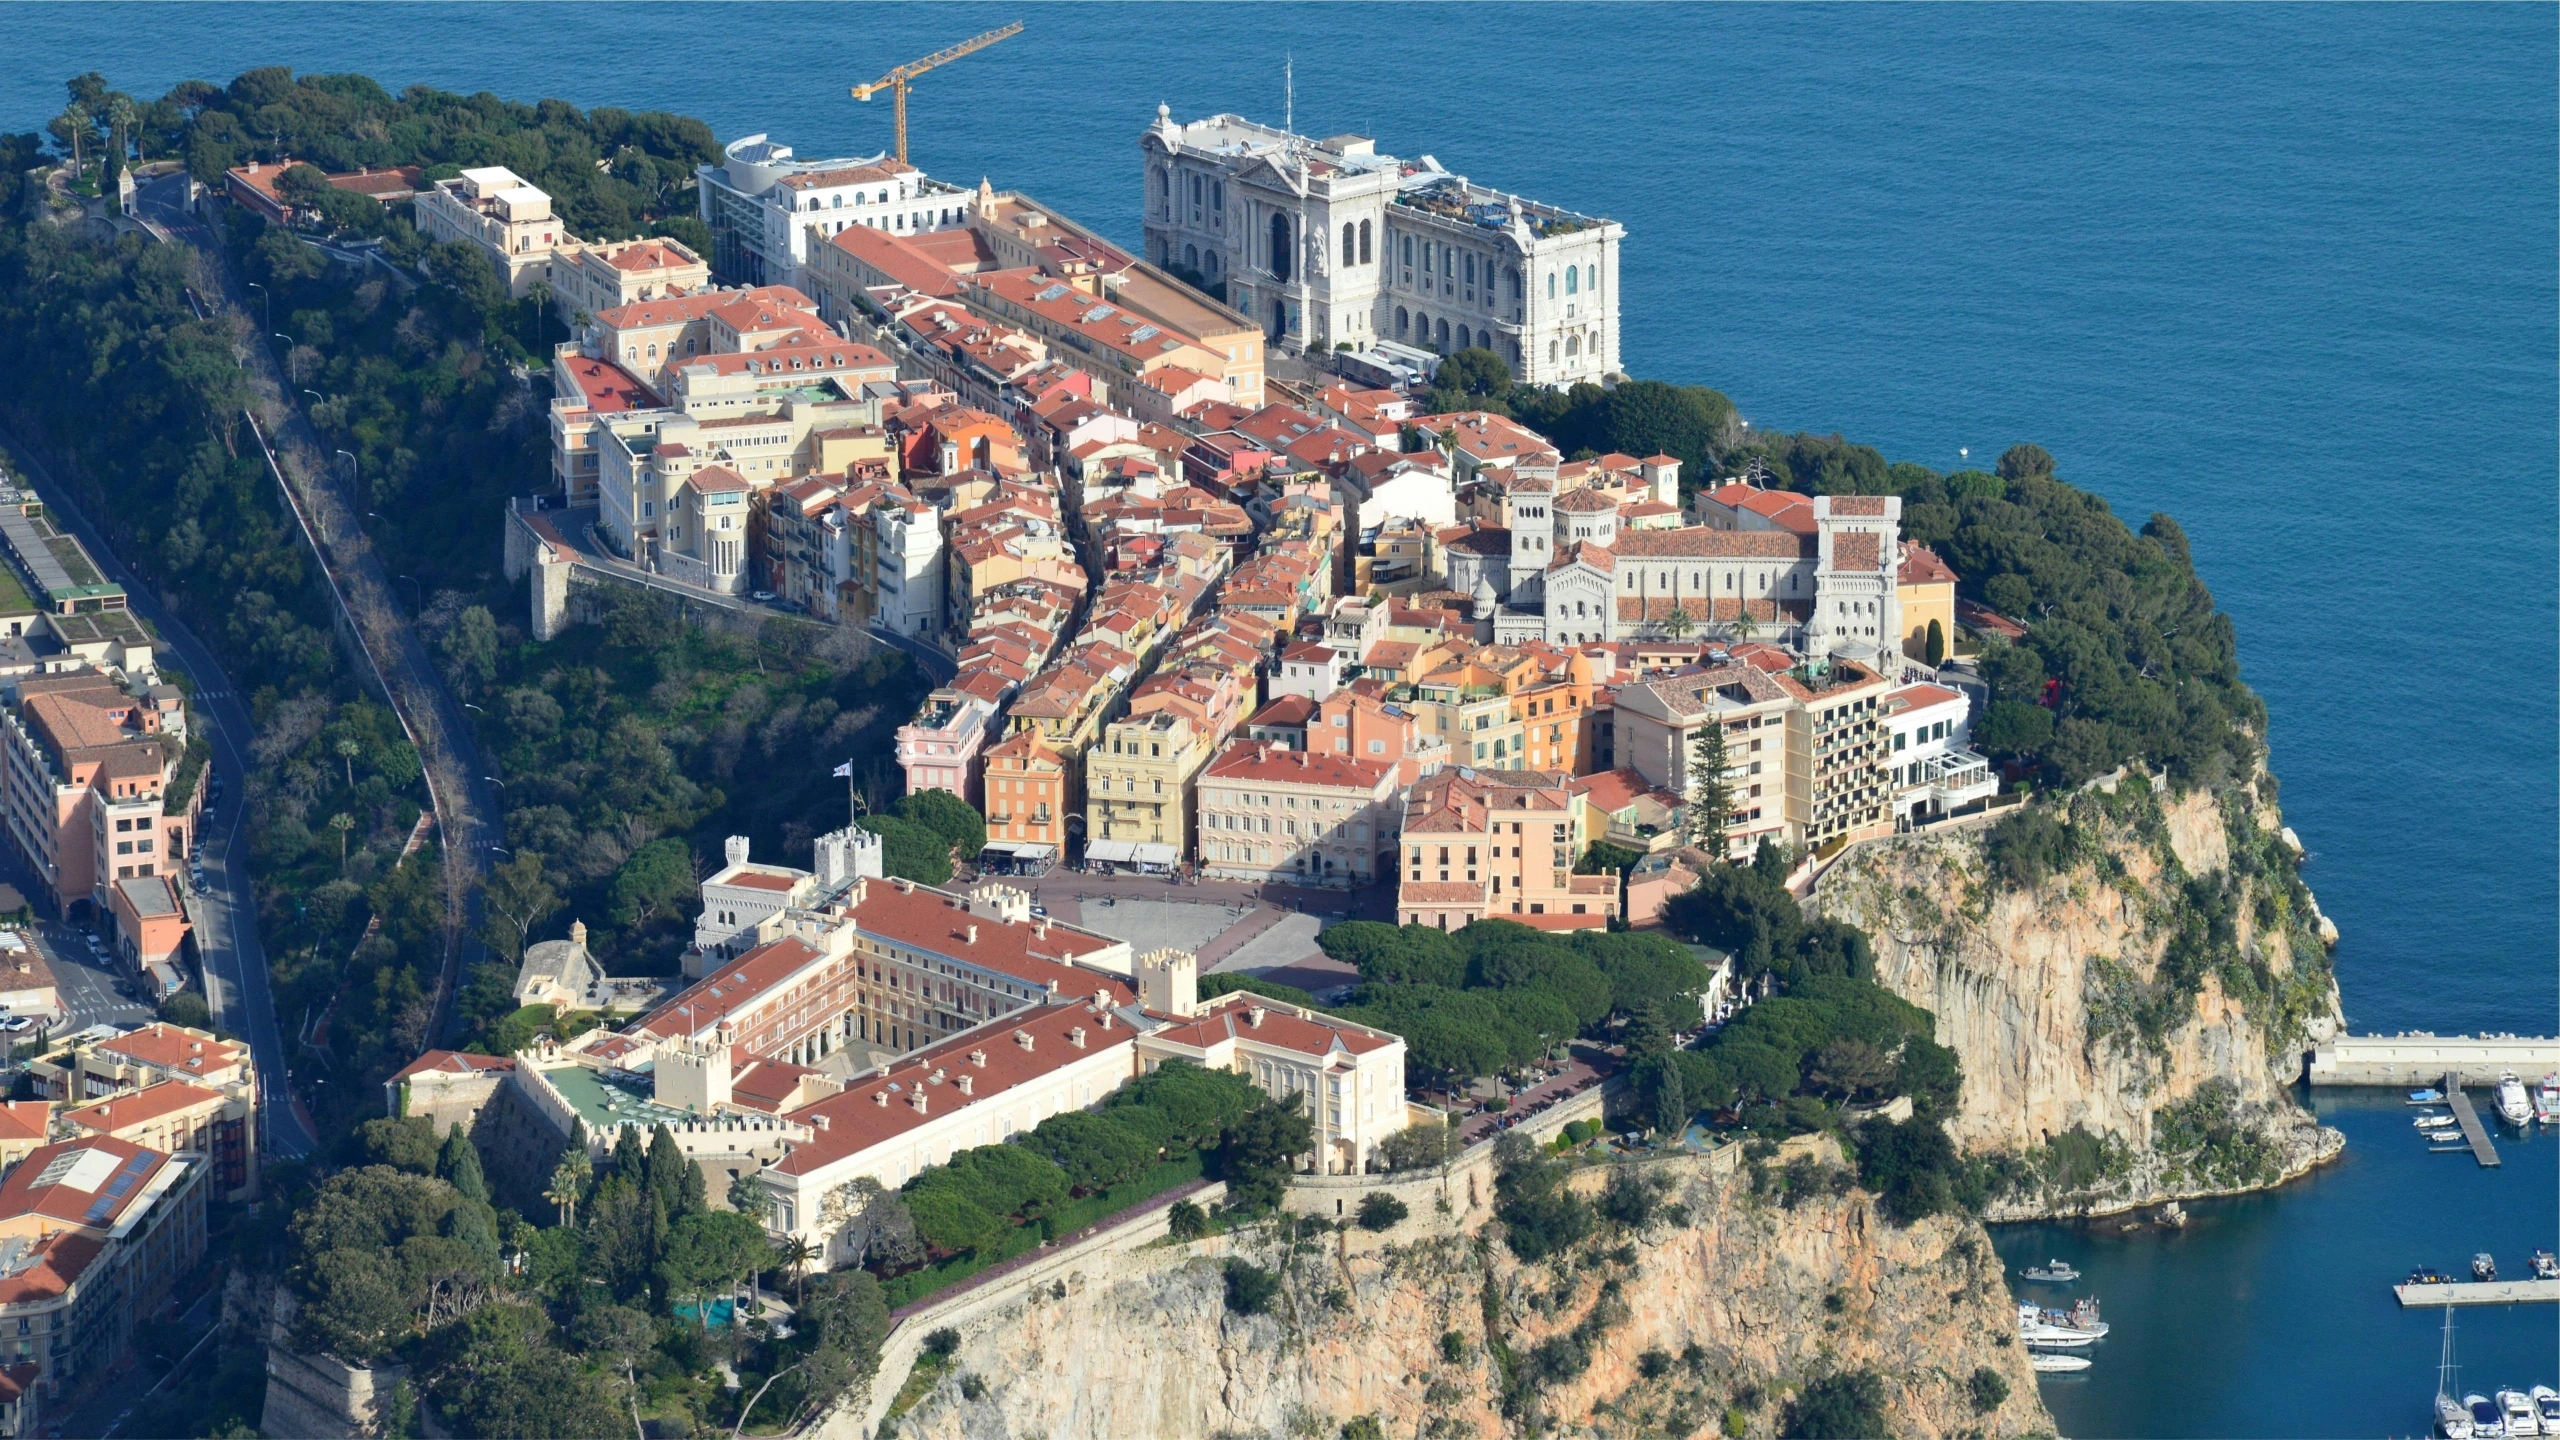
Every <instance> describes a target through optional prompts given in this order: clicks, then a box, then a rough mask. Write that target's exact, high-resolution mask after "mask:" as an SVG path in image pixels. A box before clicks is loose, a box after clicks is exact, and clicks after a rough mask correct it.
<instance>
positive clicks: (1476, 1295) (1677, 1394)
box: [826, 1150, 2052, 1440]
mask: <svg viewBox="0 0 2560 1440" xmlns="http://www.w3.org/2000/svg"><path fill="white" fill-rule="evenodd" d="M1830 1154H1831V1155H1832V1156H1833V1157H1834V1158H1833V1160H1832V1161H1831V1162H1830V1168H1829V1173H1831V1174H1832V1175H1833V1176H1834V1177H1835V1178H1836V1179H1838V1180H1842V1181H1845V1172H1844V1171H1840V1170H1839V1169H1838V1168H1837V1165H1836V1154H1837V1152H1836V1150H1835V1151H1831V1152H1830ZM1647 1169H1648V1171H1649V1172H1650V1173H1652V1174H1654V1175H1657V1176H1659V1177H1661V1179H1662V1181H1663V1182H1664V1186H1663V1192H1662V1206H1661V1207H1660V1208H1659V1209H1657V1211H1656V1214H1655V1217H1654V1218H1653V1220H1652V1221H1651V1222H1650V1223H1648V1224H1646V1225H1644V1226H1642V1227H1640V1228H1639V1229H1636V1230H1634V1231H1632V1232H1621V1233H1618V1234H1613V1235H1607V1236H1603V1237H1601V1238H1600V1239H1598V1240H1596V1241H1593V1242H1589V1243H1586V1244H1585V1245H1583V1246H1580V1247H1577V1248H1576V1249H1575V1250H1573V1251H1572V1252H1570V1253H1568V1254H1566V1255H1564V1256H1562V1257H1558V1258H1553V1259H1549V1260H1546V1261H1542V1262H1540V1263H1536V1264H1528V1263H1523V1262H1522V1261H1520V1260H1518V1259H1517V1258H1516V1257H1514V1256H1513V1254H1512V1253H1511V1251H1510V1249H1509V1247H1508V1246H1507V1245H1506V1244H1504V1243H1502V1241H1501V1240H1500V1239H1499V1238H1498V1237H1499V1232H1500V1226H1499V1224H1498V1223H1493V1224H1485V1225H1482V1226H1480V1227H1479V1228H1477V1229H1475V1230H1473V1231H1472V1232H1468V1231H1463V1230H1456V1231H1453V1230H1451V1229H1449V1228H1447V1227H1446V1226H1445V1222H1444V1221H1443V1220H1442V1218H1441V1217H1437V1216H1434V1217H1431V1218H1429V1219H1426V1218H1425V1217H1423V1216H1421V1215H1416V1216H1414V1217H1411V1218H1410V1219H1409V1221H1408V1224H1407V1225H1406V1226H1400V1227H1397V1228H1396V1229H1395V1230H1392V1231H1390V1232H1388V1233H1387V1234H1384V1235H1372V1234H1370V1233H1369V1232H1366V1231H1363V1230H1360V1229H1357V1228H1344V1229H1328V1230H1326V1231H1322V1232H1319V1233H1317V1234H1315V1235H1312V1236H1309V1235H1304V1234H1300V1235H1298V1236H1297V1237H1295V1238H1292V1237H1290V1236H1288V1235H1285V1234H1284V1233H1282V1231H1281V1229H1280V1227H1277V1226H1272V1225H1263V1226H1257V1227H1254V1228H1252V1229H1249V1230H1246V1231H1243V1232H1240V1233H1235V1234H1227V1235H1219V1236H1213V1237H1210V1238H1208V1239H1204V1240H1201V1241H1196V1242H1191V1243H1181V1242H1174V1241H1165V1242H1162V1243H1159V1244H1155V1245H1151V1246H1147V1247H1144V1248H1141V1249H1138V1250H1134V1251H1118V1252H1115V1253H1109V1254H1095V1255H1091V1256H1086V1257H1078V1258H1077V1259H1076V1261H1075V1263H1073V1264H1071V1265H1068V1266H1066V1267H1065V1268H1063V1269H1062V1270H1061V1271H1060V1272H1059V1273H1058V1274H1057V1275H1055V1276H1054V1278H1052V1279H1051V1280H1050V1281H1049V1283H1047V1284H1046V1285H1043V1286H1037V1287H1032V1288H1031V1289H1029V1290H1027V1291H1025V1292H1023V1293H1021V1294H1020V1295H1018V1296H1017V1297H1016V1298H1014V1299H1012V1300H1010V1301H1008V1302H1007V1303H1006V1304H1004V1305H1002V1306H999V1307H995V1308H993V1309H991V1310H988V1311H985V1312H982V1313H981V1314H979V1315H977V1316H975V1317H973V1318H972V1319H970V1320H969V1321H968V1322H966V1323H963V1324H960V1325H958V1326H956V1327H955V1328H956V1329H957V1330H958V1332H959V1339H960V1343H959V1347H958V1349H957V1350H956V1351H955V1352H954V1353H953V1355H952V1357H951V1360H950V1363H949V1364H948V1365H947V1366H946V1367H945V1368H944V1369H943V1370H942V1372H941V1374H940V1376H939V1378H938V1381H937V1383H936V1384H935V1385H934V1387H933V1388H932V1389H931V1390H930V1391H929V1392H928V1393H926V1394H925V1395H923V1396H922V1398H921V1399H920V1400H918V1401H917V1402H916V1403H915V1404H914V1407H913V1408H912V1409H911V1410H909V1411H908V1412H907V1413H905V1414H904V1415H902V1416H899V1417H895V1418H894V1419H893V1420H891V1421H889V1422H888V1423H887V1424H886V1425H884V1426H883V1427H882V1433H891V1434H896V1435H899V1436H913V1437H931V1440H962V1437H970V1440H977V1437H988V1440H992V1437H1027V1436H1032V1435H1040V1436H1046V1437H1050V1440H1073V1437H1084V1436H1091V1437H1106V1436H1107V1437H1114V1440H1117V1437H1127V1436H1173V1435H1184V1436H1207V1435H1293V1436H1331V1435H1334V1434H1337V1433H1339V1432H1340V1430H1341V1427H1342V1426H1343V1425H1344V1424H1346V1423H1347V1422H1350V1421H1352V1420H1354V1419H1356V1418H1358V1417H1362V1416H1368V1417H1373V1418H1374V1419H1375V1421H1376V1422H1377V1423H1378V1425H1379V1426H1380V1427H1382V1431H1383V1433H1384V1434H1387V1435H1394V1436H1418V1435H1428V1436H1433V1437H1460V1436H1483V1437H1493V1436H1508V1435H1516V1434H1532V1433H1536V1434H1551V1435H1572V1436H1597V1435H1604V1434H1606V1435H1618V1434H1653V1433H1671V1434H1679V1435H1691V1434H1697V1433H1700V1432H1704V1433H1708V1434H1714V1433H1717V1432H1718V1431H1719V1430H1723V1431H1725V1433H1731V1434H1736V1435H1743V1436H1751V1437H1765V1436H1770V1435H1774V1434H1775V1433H1777V1431H1778V1429H1779V1428H1780V1427H1781V1426H1782V1424H1783V1423H1784V1416H1785V1413H1786V1408H1787V1401H1788V1399H1789V1397H1790V1396H1791V1395H1792V1394H1794V1393H1795V1392H1796V1390H1797V1389H1798V1387H1800V1386H1802V1385H1804V1384H1805V1383H1807V1382H1808V1381H1811V1380H1813V1379H1815V1378H1816V1377H1822V1376H1832V1375H1838V1374H1842V1373H1844V1372H1853V1373H1855V1374H1858V1375H1861V1376H1872V1377H1874V1379H1873V1384H1874V1385H1875V1387H1876V1393H1877V1395H1878V1397H1879V1399H1880V1400H1881V1402H1882V1405H1883V1412H1884V1420H1885V1425H1886V1429H1885V1433H1890V1434H1893V1435H1896V1436H1911V1437H1939V1436H1947V1437H1952V1436H1957V1435H1976V1436H1986V1437H1988V1436H2011V1435H2029V1434H2038V1433H2050V1432H2051V1430H2052V1420H2051V1417H2050V1416H2048V1415H2047V1414H2046V1413H2045V1411H2044V1409H2043V1405H2042V1402H2041V1400H2040V1399H2039V1397H2038V1395H2037V1391H2036V1386H2035V1380H2034V1376H2033V1374H2032V1372H2031V1371H2030V1370H2029V1368H2028V1365H2027V1361H2026V1354H2025V1352H2024V1351H2023V1350H2021V1349H2019V1348H2017V1347H2016V1345H2015V1344H2014V1343H2013V1342H2012V1340H2011V1337H2013V1336H2014V1333H2015V1318H2014V1314H2013V1312H2012V1310H2011V1301H2010V1299H2009V1294H2008V1289H2007V1287H2006V1285H2005V1283H2004V1282H2003V1280H2002V1278H2001V1275H2000V1267H1999V1261H1998V1259H1997V1257H1996V1256H1995V1255H1994V1254H1993V1253H1992V1251H1991V1247H1990V1245H1989V1243H1988V1241H1987V1239H1986V1237H1985V1236H1984V1235H1983V1232H1982V1230H1981V1227H1980V1226H1979V1225H1978V1224H1976V1223H1975V1222H1973V1221H1971V1220H1969V1219H1964V1218H1960V1217H1941V1218H1938V1219H1933V1220H1929V1221H1925V1222H1923V1223H1921V1224H1919V1225H1915V1226H1912V1227H1909V1228H1907V1229H1897V1228H1895V1227H1893V1226H1891V1225H1889V1224H1887V1223H1886V1222H1885V1221H1884V1219H1883V1218H1882V1217H1881V1215H1880V1214H1879V1213H1878V1212H1877V1210H1876V1208H1875V1205H1874V1202H1873V1201H1872V1199H1871V1198H1869V1197H1867V1196H1865V1195H1864V1194H1862V1193H1859V1192H1856V1191H1854V1190H1848V1189H1845V1188H1832V1189H1827V1190H1822V1191H1820V1192H1818V1193H1815V1194H1808V1195H1806V1196H1804V1197H1802V1198H1800V1200H1799V1201H1798V1203H1796V1204H1795V1205H1794V1206H1793V1208H1789V1207H1788V1206H1787V1205H1786V1204H1784V1203H1783V1202H1781V1201H1780V1200H1779V1199H1778V1198H1776V1195H1775V1193H1774V1192H1771V1193H1767V1194H1763V1193H1761V1192H1760V1190H1759V1189H1758V1188H1756V1187H1755V1184H1754V1176H1753V1174H1752V1173H1751V1172H1750V1171H1747V1170H1738V1169H1737V1168H1736V1167H1734V1166H1733V1165H1731V1164H1730V1163H1723V1164H1719V1163H1717V1162H1715V1161H1711V1160H1710V1159H1708V1158H1707V1157H1683V1158H1679V1159H1674V1160H1666V1161H1661V1162H1657V1163H1655V1164H1653V1165H1651V1166H1648V1167H1647ZM1603 1179H1604V1176H1603V1175H1602V1174H1600V1173H1599V1172H1597V1171H1594V1172H1587V1173H1586V1174H1585V1175H1584V1176H1583V1177H1581V1179H1580V1180H1579V1182H1578V1185H1577V1188H1584V1189H1589V1188H1592V1187H1596V1186H1597V1185H1599V1184H1600V1183H1601V1182H1602V1181H1603ZM1231 1260H1240V1261H1244V1262H1247V1263H1250V1264H1254V1265H1258V1266H1261V1267H1264V1268H1266V1269H1269V1270H1271V1271H1273V1272H1275V1273H1276V1274H1277V1275H1278V1276H1279V1277H1280V1290H1279V1293H1278V1295H1277V1296H1276V1297H1275V1298H1274V1299H1273V1301H1272V1302H1271V1304H1270V1306H1269V1309H1268V1311H1267V1312H1266V1313H1260V1314H1250V1315H1248V1314H1239V1313H1236V1311H1235V1310H1234V1309H1233V1308H1232V1307H1231V1306H1230V1305H1229V1304H1228V1302H1227V1289H1226V1285H1227V1281H1226V1270H1225V1266H1226V1264H1227V1262H1229V1261H1231ZM1978 1371H1988V1372H1989V1373H1990V1375H1991V1376H1992V1377H1996V1379H1994V1380H1991V1381H1989V1382H1981V1381H1977V1380H1976V1378H1975V1377H1976V1373H1977V1372H1978ZM902 1378H903V1372H902V1373H901V1374H899V1375H896V1376H893V1375H892V1374H891V1373H890V1372H889V1371H888V1370H886V1369H885V1368H884V1370H883V1372H882V1376H881V1380H880V1383H881V1384H882V1385H891V1384H895V1383H897V1382H898V1380H899V1379H902ZM1977 1395H1979V1396H1980V1397H1981V1399H1982V1401H1988V1402H1990V1403H1987V1404H1985V1403H1980V1402H1978V1401H1977V1399H1976V1397H1977ZM1995 1396H1996V1397H1997V1398H1996V1399H1994V1398H1993V1397H1995ZM840 1413H842V1412H840ZM875 1413H876V1412H875ZM826 1433H828V1434H829V1435H830V1436H833V1435H835V1434H836V1433H837V1431H836V1429H835V1428H833V1427H831V1428H830V1429H829V1430H828V1431H827V1432H826ZM845 1433H846V1434H848V1435H850V1434H851V1433H853V1432H851V1431H850V1430H849V1429H848V1430H846V1431H845Z"/></svg>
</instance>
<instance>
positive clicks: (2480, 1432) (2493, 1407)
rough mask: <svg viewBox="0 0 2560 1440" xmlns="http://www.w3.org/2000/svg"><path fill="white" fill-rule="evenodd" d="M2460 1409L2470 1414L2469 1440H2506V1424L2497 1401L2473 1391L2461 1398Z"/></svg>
mask: <svg viewBox="0 0 2560 1440" xmlns="http://www.w3.org/2000/svg"><path fill="white" fill-rule="evenodd" d="M2462 1408H2463V1409H2465V1410H2468V1411H2470V1412H2471V1440H2506V1434H2507V1422H2506V1418H2505V1417H2504V1416H2503V1415H2501V1414H2500V1413H2499V1412H2498V1402H2497V1401H2495V1400H2492V1399H2490V1398H2489V1397H2488V1396H2486V1395H2483V1394H2481V1393H2480V1392H2479V1391H2477V1390H2474V1391H2472V1392H2471V1393H2470V1394H2468V1395H2465V1396H2463V1397H2462Z"/></svg>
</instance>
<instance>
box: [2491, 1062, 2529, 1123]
mask: <svg viewBox="0 0 2560 1440" xmlns="http://www.w3.org/2000/svg"><path fill="white" fill-rule="evenodd" d="M2498 1116H2499V1118H2500V1119H2502V1120H2505V1121H2506V1122H2507V1123H2508V1124H2510V1125H2525V1124H2530V1123H2531V1122H2532V1120H2533V1102H2531V1101H2530V1100H2527V1099H2526V1098H2525V1094H2524V1082H2523V1081H2522V1080H2519V1079H2517V1078H2516V1072H2514V1071H2513V1070H2510V1071H2508V1072H2507V1073H2505V1074H2503V1075H2501V1076H2499V1077H2498Z"/></svg>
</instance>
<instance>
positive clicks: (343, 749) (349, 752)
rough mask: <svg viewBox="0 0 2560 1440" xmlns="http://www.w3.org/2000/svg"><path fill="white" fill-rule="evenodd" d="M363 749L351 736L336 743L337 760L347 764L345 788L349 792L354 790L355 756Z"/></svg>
mask: <svg viewBox="0 0 2560 1440" xmlns="http://www.w3.org/2000/svg"><path fill="white" fill-rule="evenodd" d="M363 749H364V747H363V746H361V745H359V744H357V743H356V742H355V739H354V737H352V736H350V737H348V738H346V739H343V740H340V741H339V742H338V758H339V759H341V760H344V761H346V762H347V788H348V789H350V790H353V789H354V788H356V754H357V752H359V751H361V750H363Z"/></svg>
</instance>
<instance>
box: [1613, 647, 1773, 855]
mask: <svg viewBox="0 0 2560 1440" xmlns="http://www.w3.org/2000/svg"><path fill="white" fill-rule="evenodd" d="M1795 704H1796V702H1795V697H1794V695H1793V693H1792V692H1790V691H1789V690H1788V689H1787V687H1786V686H1784V685H1783V684H1781V683H1779V681H1778V680H1777V679H1775V678H1774V677H1772V676H1771V675H1770V674H1769V673H1768V672H1767V671H1764V670H1762V669H1760V668H1759V667H1757V666H1753V665H1745V664H1726V665H1721V666H1714V667H1710V668H1708V669H1704V670H1698V671H1693V672H1691V673H1688V674H1684V675H1673V676H1667V677H1661V678H1655V679H1645V680H1636V681H1632V682H1630V683H1628V684H1626V685H1622V686H1620V687H1619V688H1618V699H1617V706H1616V710H1615V715H1614V725H1615V732H1616V733H1615V741H1614V744H1615V756H1614V758H1615V759H1616V761H1617V763H1618V764H1619V765H1620V766H1623V767H1626V768H1628V769H1632V770H1633V771H1634V772H1635V773H1636V774H1638V775H1639V776H1641V777H1643V779H1644V780H1645V782H1646V783H1647V784H1649V785H1655V786H1659V787H1661V788H1662V789H1664V790H1667V791H1669V792H1671V793H1672V794H1675V795H1679V796H1682V797H1684V798H1685V797H1687V796H1690V795H1691V794H1693V793H1694V792H1695V791H1696V788H1697V784H1696V781H1697V777H1696V775H1695V773H1694V772H1693V770H1692V763H1693V762H1694V760H1695V758H1696V755H1697V744H1698V736H1699V733H1700V732H1701V731H1702V730H1703V729H1704V728H1705V727H1706V726H1708V725H1722V726H1723V727H1724V731H1725V739H1724V748H1725V783H1726V784H1727V786H1728V787H1730V793H1731V795H1732V797H1733V814H1732V818H1731V820H1730V821H1729V822H1728V823H1727V825H1726V827H1725V839H1726V849H1727V855H1728V857H1729V858H1732V859H1736V860H1743V859H1748V858H1750V857H1751V855H1752V854H1753V853H1754V852H1756V851H1757V850H1758V849H1759V848H1760V842H1761V841H1762V840H1764V839H1767V840H1775V841H1777V842H1779V843H1780V844H1802V843H1803V840H1804V831H1803V828H1802V825H1801V822H1800V819H1799V818H1798V817H1797V816H1796V815H1795V813H1794V812H1793V811H1791V810H1790V808H1789V801H1788V795H1789V787H1790V783H1791V782H1790V776H1791V774H1792V773H1793V770H1794V767H1795V766H1796V763H1797V762H1796V761H1795V760H1794V759H1793V758H1792V756H1791V753H1790V749H1789V744H1790V736H1791V734H1792V733H1793V732H1791V731H1790V730H1789V728H1788V717H1789V716H1790V715H1791V714H1792V713H1793V712H1794V710H1795ZM1808 773H1809V772H1808Z"/></svg>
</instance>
